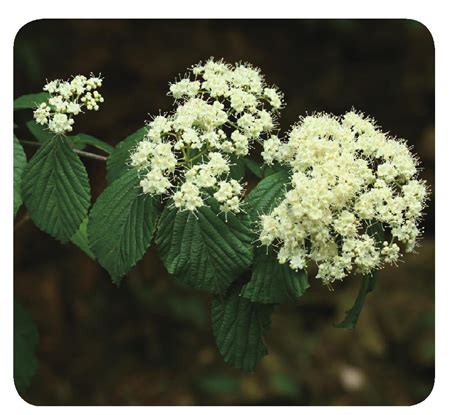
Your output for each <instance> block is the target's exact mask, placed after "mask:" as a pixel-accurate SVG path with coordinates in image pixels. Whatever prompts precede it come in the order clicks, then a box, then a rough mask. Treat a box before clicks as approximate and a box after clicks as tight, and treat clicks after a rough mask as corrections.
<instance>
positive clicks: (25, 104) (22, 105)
mask: <svg viewBox="0 0 474 415" xmlns="http://www.w3.org/2000/svg"><path fill="white" fill-rule="evenodd" d="M48 98H49V94H48V93H47V92H39V93H37V94H29V95H22V96H21V97H18V98H17V99H15V101H13V108H14V109H15V110H23V109H29V108H30V109H34V108H36V107H37V106H38V105H39V104H41V103H42V102H45V101H47V100H48Z"/></svg>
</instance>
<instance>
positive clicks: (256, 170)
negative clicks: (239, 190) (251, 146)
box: [244, 158, 263, 178]
mask: <svg viewBox="0 0 474 415" xmlns="http://www.w3.org/2000/svg"><path fill="white" fill-rule="evenodd" d="M244 163H245V167H246V168H247V169H248V170H249V171H251V172H252V174H254V175H255V176H257V177H259V178H262V177H263V168H262V166H261V165H260V164H259V163H257V162H256V161H255V160H252V159H249V158H245V159H244Z"/></svg>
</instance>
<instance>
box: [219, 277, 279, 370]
mask: <svg viewBox="0 0 474 415" xmlns="http://www.w3.org/2000/svg"><path fill="white" fill-rule="evenodd" d="M240 288H241V287H240V285H239V284H234V285H233V286H232V287H231V289H230V290H229V292H228V293H227V294H226V295H225V297H224V298H215V299H214V301H213V303H212V311H211V317H212V330H213V333H214V337H215V339H216V343H217V347H218V348H219V351H220V353H221V355H222V356H223V357H224V360H225V362H226V363H228V364H230V365H232V366H234V367H236V368H238V369H243V370H245V371H252V370H254V368H255V366H256V364H257V362H258V361H259V360H260V359H261V358H262V357H264V356H265V355H266V354H267V353H268V351H267V348H266V346H265V343H264V341H263V336H264V335H265V333H266V332H267V331H268V329H269V328H270V324H271V313H272V311H273V306H272V305H266V304H257V303H252V302H250V301H249V300H247V299H246V298H244V297H242V296H241V295H239V293H240Z"/></svg>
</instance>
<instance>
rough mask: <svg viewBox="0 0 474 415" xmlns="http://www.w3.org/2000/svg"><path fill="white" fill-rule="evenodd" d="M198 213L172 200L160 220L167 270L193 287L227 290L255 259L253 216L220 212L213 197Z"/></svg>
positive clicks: (160, 240) (160, 245)
mask: <svg viewBox="0 0 474 415" xmlns="http://www.w3.org/2000/svg"><path fill="white" fill-rule="evenodd" d="M207 203H208V204H209V207H201V208H199V209H198V210H197V211H196V212H195V213H191V212H189V211H182V212H178V210H177V209H176V208H173V207H172V206H171V203H168V205H167V206H166V207H165V209H164V211H163V213H162V215H161V217H160V221H159V223H158V232H157V238H156V245H157V248H158V253H159V255H160V257H161V258H162V260H163V262H164V264H165V267H166V269H167V270H168V272H169V273H170V274H174V275H176V278H178V279H179V280H180V281H181V282H183V283H184V284H186V285H189V286H191V287H194V288H197V289H200V290H205V291H209V292H212V293H223V292H225V290H226V289H227V288H228V287H229V286H230V285H231V284H232V282H233V281H234V280H235V279H236V278H237V277H238V275H239V274H241V273H242V272H243V271H245V270H246V269H248V267H249V266H250V264H251V262H252V259H253V249H252V240H253V239H254V235H253V233H252V231H251V230H250V221H249V217H248V216H247V215H244V214H239V215H238V216H234V215H232V214H229V215H227V221H226V220H225V217H224V215H223V214H219V215H218V213H219V205H218V203H217V202H216V201H215V199H213V198H209V199H208V200H207Z"/></svg>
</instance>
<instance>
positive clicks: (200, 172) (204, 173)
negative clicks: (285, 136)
mask: <svg viewBox="0 0 474 415" xmlns="http://www.w3.org/2000/svg"><path fill="white" fill-rule="evenodd" d="M169 94H170V95H171V96H173V97H174V98H175V100H176V104H177V107H176V110H175V111H174V112H173V113H172V114H169V115H159V116H157V117H156V118H154V120H153V121H152V122H150V123H149V124H148V130H147V134H146V136H145V139H144V140H143V141H141V142H140V143H139V144H138V146H137V147H136V148H134V149H133V151H132V153H131V163H130V164H131V165H132V166H135V167H137V168H138V169H139V170H140V171H141V173H142V174H143V178H142V180H141V183H140V184H141V187H142V189H143V192H144V193H148V194H152V195H165V194H171V195H172V198H173V201H174V204H175V206H176V207H177V208H178V209H180V210H189V211H194V210H195V209H197V208H199V207H201V206H203V205H204V204H205V199H206V197H208V196H213V197H214V198H215V199H216V200H217V201H218V202H219V204H220V209H221V210H222V211H223V212H225V213H227V212H234V213H237V212H239V211H240V200H241V197H242V186H241V184H240V183H239V182H238V181H236V180H232V179H230V178H229V172H230V168H231V165H232V163H234V162H235V160H236V159H237V158H240V157H244V156H246V155H247V154H248V152H249V149H250V147H251V146H252V144H253V143H254V142H255V141H265V140H266V139H268V138H269V137H270V136H271V133H272V131H273V130H274V129H275V126H276V123H275V116H276V114H277V111H278V110H279V109H280V108H281V107H282V104H283V102H282V94H281V93H280V92H279V91H278V90H277V89H276V88H273V87H272V88H270V87H268V86H267V84H266V83H265V80H264V77H263V76H262V74H261V72H260V70H259V69H257V68H254V67H252V66H250V65H249V64H246V63H237V64H235V65H229V64H227V63H225V62H223V61H215V60H213V59H210V60H208V61H207V62H205V63H202V64H201V63H200V64H197V65H195V66H193V67H192V68H190V72H189V73H188V74H186V76H185V77H184V78H182V79H180V80H179V81H176V82H174V83H172V84H171V85H170V91H169ZM177 173H179V175H178V174H177ZM177 176H179V177H178V180H175V178H176V177H177Z"/></svg>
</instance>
